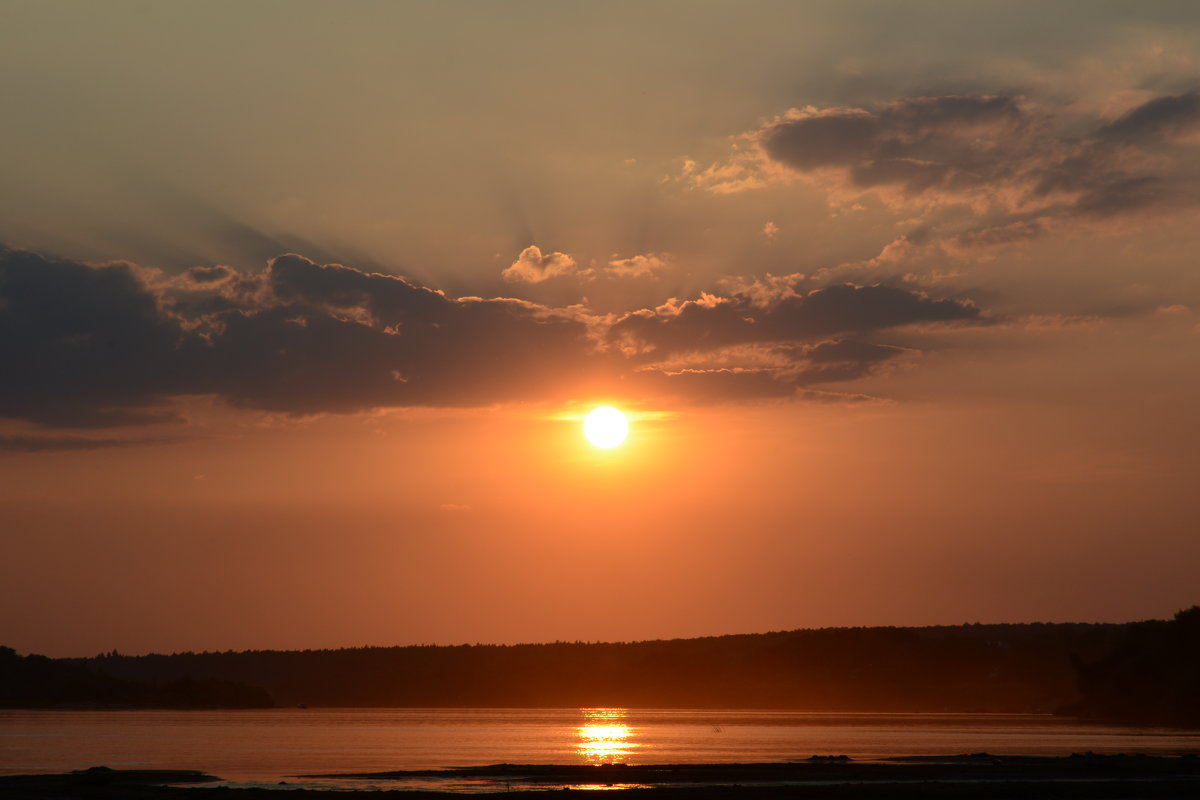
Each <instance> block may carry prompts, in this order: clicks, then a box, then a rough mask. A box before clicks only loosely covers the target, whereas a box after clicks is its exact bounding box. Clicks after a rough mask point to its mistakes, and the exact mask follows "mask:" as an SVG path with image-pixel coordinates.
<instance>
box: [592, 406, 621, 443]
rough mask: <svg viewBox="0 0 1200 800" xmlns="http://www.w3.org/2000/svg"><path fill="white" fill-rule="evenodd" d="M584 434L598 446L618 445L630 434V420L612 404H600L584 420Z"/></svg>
mask: <svg viewBox="0 0 1200 800" xmlns="http://www.w3.org/2000/svg"><path fill="white" fill-rule="evenodd" d="M583 435H584V436H586V437H587V440H588V441H589V442H591V443H592V444H593V445H595V446H596V447H602V448H604V449H608V448H610V447H616V446H617V445H619V444H621V442H623V441H625V437H626V436H628V435H629V420H627V419H625V415H624V414H622V413H621V412H620V411H618V410H617V409H615V408H613V407H612V406H600V407H599V408H595V409H592V411H591V413H589V414H588V415H587V419H585V420H584V421H583Z"/></svg>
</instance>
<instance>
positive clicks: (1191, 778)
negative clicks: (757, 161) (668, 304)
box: [0, 753, 1200, 800]
mask: <svg viewBox="0 0 1200 800" xmlns="http://www.w3.org/2000/svg"><path fill="white" fill-rule="evenodd" d="M431 776H436V777H439V778H443V779H444V778H448V777H449V778H455V779H460V780H462V781H463V782H464V785H469V786H470V787H471V788H470V789H469V790H467V791H466V792H449V791H434V792H430V791H420V790H418V789H414V788H413V786H412V784H413V782H415V781H420V780H422V779H425V778H428V777H431ZM304 777H307V778H329V779H338V780H343V781H361V782H362V787H363V788H362V789H356V788H353V787H352V786H351V787H350V788H343V789H340V790H337V789H334V790H313V789H305V788H295V787H292V786H291V785H290V784H288V782H286V781H281V782H279V783H278V784H276V785H275V786H272V787H267V786H241V787H231V786H229V785H217V784H218V783H219V781H220V777H219V776H211V775H207V774H205V773H203V772H199V771H187V770H112V769H108V768H106V767H94V768H89V769H87V770H78V771H72V772H68V773H60V774H52V775H11V776H0V793H2V794H3V795H4V797H6V798H9V800H68V798H70V799H71V800H85V799H87V798H94V799H95V800H117V798H120V799H121V800H217V799H218V798H220V800H258V798H265V797H273V798H278V797H279V796H280V793H281V792H282V793H287V794H288V795H289V796H292V795H295V794H296V793H300V794H303V795H306V796H307V795H310V794H311V795H317V796H320V797H323V798H330V800H332V798H333V797H355V798H360V800H361V798H363V797H364V795H377V794H381V793H385V792H386V794H388V795H395V794H397V793H405V794H419V796H420V797H422V798H451V797H454V798H462V797H463V795H464V793H469V794H478V793H488V792H504V793H506V794H521V795H526V794H534V793H545V792H547V791H557V792H564V791H605V792H606V796H610V797H611V795H609V794H608V793H609V792H616V793H617V794H619V795H620V796H621V797H629V798H632V797H637V798H656V799H657V800H690V799H691V798H697V799H700V798H723V797H747V798H763V799H764V800H766V799H768V798H782V797H795V796H803V797H811V798H885V797H886V798H925V797H928V798H986V799H988V800H990V799H991V798H996V800H1000V798H1014V800H1015V799H1016V798H1020V799H1021V800H1028V799H1029V798H1034V799H1037V798H1067V799H1068V800H1072V799H1074V798H1079V800H1084V799H1085V798H1087V799H1089V800H1110V799H1111V800H1120V799H1123V798H1129V800H1134V799H1135V798H1150V799H1151V800H1160V799H1161V800H1175V799H1176V798H1178V800H1184V798H1194V797H1196V796H1197V795H1198V794H1200V758H1197V757H1196V756H1176V757H1164V756H1121V755H1110V756H1099V755H1094V754H1076V755H1072V756H1067V757H1022V756H993V755H989V754H986V753H975V754H967V755H955V756H944V757H929V756H922V757H900V758H896V759H892V760H889V761H880V762H855V761H852V760H849V759H841V758H837V757H833V758H818V759H809V760H806V761H803V762H795V763H762V764H660V765H624V764H610V765H604V766H590V765H519V764H495V765H490V766H485V767H466V768H457V769H452V770H410V771H400V772H385V773H360V774H332V775H309V776H304Z"/></svg>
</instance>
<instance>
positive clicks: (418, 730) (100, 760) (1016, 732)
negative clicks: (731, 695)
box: [0, 709, 1200, 791]
mask: <svg viewBox="0 0 1200 800" xmlns="http://www.w3.org/2000/svg"><path fill="white" fill-rule="evenodd" d="M1088 750H1091V751H1093V752H1096V753H1147V754H1157V755H1176V754H1181V753H1196V752H1200V731H1178V730H1164V729H1135V728H1118V727H1105V726H1091V725H1088V726H1084V725H1079V724H1076V723H1074V722H1071V721H1069V720H1062V719H1058V718H1054V717H1050V716H1041V715H1013V714H985V715H974V714H810V713H799V712H794V711H708V710H642V709H636V710H626V709H271V710H265V711H135V710H128V711H111V710H70V711H67V710H62V711H59V710H39V711H5V710H0V774H21V773H35V772H65V771H68V770H74V769H84V768H87V767H91V766H96V765H105V766H109V767H113V768H118V769H119V768H126V769H128V768H135V767H136V768H148V769H200V770H204V771H205V772H208V773H210V774H213V775H217V776H220V777H221V778H224V779H226V780H227V781H230V782H232V783H235V784H239V785H245V784H251V785H256V784H258V785H262V784H266V785H275V784H277V783H278V782H279V781H281V780H287V781H288V783H289V784H290V785H292V786H293V787H295V786H298V785H307V786H311V787H314V788H316V787H321V786H343V784H341V783H340V782H338V781H328V780H325V781H320V780H308V781H297V780H295V779H294V778H292V777H291V776H295V775H299V774H305V773H309V774H311V773H331V772H376V771H383V770H396V769H426V768H436V767H448V766H471V765H482V764H495V763H501V762H508V763H525V764H564V763H582V764H587V763H592V764H599V763H605V762H624V763H628V764H661V763H696V762H726V763H728V762H747V761H794V760H801V759H805V758H808V757H809V756H813V755H843V754H844V755H848V756H850V757H851V758H854V759H885V758H888V757H894V756H903V755H949V754H956V753H976V752H988V753H994V754H1000V755H1069V754H1071V753H1076V752H1084V751H1088ZM353 785H354V786H355V787H356V788H376V787H379V786H384V787H388V788H394V787H395V784H388V783H380V782H375V783H372V784H364V783H355V784H353ZM425 787H428V788H434V787H436V788H458V789H461V790H464V791H470V790H473V789H479V788H481V787H479V786H475V785H469V784H458V785H454V786H451V785H448V784H446V783H440V784H439V783H437V782H425V783H424V784H422V785H421V788H425ZM412 788H418V787H417V786H413V787H412ZM514 788H515V787H514Z"/></svg>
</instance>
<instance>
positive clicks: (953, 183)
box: [696, 91, 1200, 251]
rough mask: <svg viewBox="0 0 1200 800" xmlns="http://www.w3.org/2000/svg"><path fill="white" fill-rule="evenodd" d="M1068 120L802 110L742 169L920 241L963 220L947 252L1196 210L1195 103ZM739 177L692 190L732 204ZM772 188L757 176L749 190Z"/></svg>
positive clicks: (954, 112) (920, 102)
mask: <svg viewBox="0 0 1200 800" xmlns="http://www.w3.org/2000/svg"><path fill="white" fill-rule="evenodd" d="M1066 116H1067V115H1066V114H1064V113H1062V112H1059V111H1056V110H1054V109H1047V108H1042V107H1038V106H1035V105H1032V104H1029V103H1027V102H1026V101H1024V100H1023V99H1022V98H1020V97H1016V96H1006V95H976V96H941V97H914V98H903V99H899V100H895V101H892V102H889V103H882V104H879V105H877V106H873V107H871V108H847V107H834V108H824V109H817V108H812V107H809V108H806V109H803V110H797V111H792V112H789V113H788V114H787V115H785V116H783V117H781V118H779V119H776V120H774V121H773V122H771V123H769V124H767V125H765V126H763V127H762V128H760V129H758V130H756V131H752V132H751V133H750V134H749V137H750V138H751V139H752V140H753V141H754V142H755V143H756V144H757V145H758V147H759V150H758V153H759V157H760V158H761V159H762V160H761V162H760V164H759V165H758V167H755V166H754V165H752V164H751V165H749V166H747V167H746V168H747V169H750V170H751V174H752V173H753V171H754V170H755V169H761V168H762V167H764V166H769V167H774V168H776V169H777V168H779V167H782V168H784V172H785V173H791V174H799V175H807V176H810V177H812V178H814V179H816V180H819V181H821V182H823V183H824V184H826V185H827V186H829V187H830V188H832V189H834V190H836V191H837V192H839V193H840V194H841V195H842V196H843V197H846V196H849V197H853V196H856V195H861V194H866V193H873V194H875V195H877V196H879V197H881V198H882V199H883V200H884V201H885V202H886V203H888V204H889V205H892V206H895V207H904V208H905V209H906V210H907V211H909V212H912V211H913V210H914V209H915V210H917V211H918V213H919V214H921V215H922V216H923V218H924V220H925V222H926V223H927V225H926V227H925V233H924V234H923V235H922V237H921V238H922V239H928V238H929V231H931V230H932V229H933V227H936V223H937V222H938V217H937V216H936V214H935V213H934V211H935V209H940V208H946V207H949V206H956V207H959V208H963V207H966V208H969V209H971V210H972V211H973V212H974V215H973V216H974V217H975V219H976V220H977V223H976V225H975V226H974V227H973V228H969V229H967V230H965V231H962V230H959V231H954V232H953V235H952V236H950V237H949V240H948V241H947V244H948V245H949V246H951V247H953V248H954V249H955V250H956V251H962V250H970V249H975V248H977V247H980V246H983V247H990V246H994V245H998V244H1006V243H1012V242H1016V241H1020V240H1024V239H1031V238H1034V237H1037V236H1040V235H1043V234H1045V233H1046V232H1047V231H1049V230H1051V229H1052V228H1053V227H1054V226H1057V225H1064V224H1087V223H1089V222H1091V223H1098V224H1103V225H1112V224H1113V223H1114V222H1115V221H1116V220H1118V219H1119V218H1121V217H1123V216H1125V217H1146V216H1149V215H1154V214H1159V213H1169V212H1170V211H1171V210H1173V209H1179V208H1192V207H1195V205H1196V200H1197V197H1200V191H1198V187H1197V185H1196V183H1197V174H1196V169H1195V166H1196V163H1197V161H1196V146H1197V144H1200V93H1198V92H1196V91H1190V92H1185V93H1183V94H1178V95H1167V96H1162V97H1157V98H1153V99H1151V100H1148V101H1146V102H1145V103H1143V104H1141V105H1139V106H1136V107H1134V108H1132V109H1130V110H1129V111H1128V112H1126V113H1125V114H1124V115H1122V116H1121V117H1119V118H1117V119H1115V120H1112V121H1110V122H1107V123H1102V122H1101V121H1099V120H1093V121H1091V123H1090V124H1089V123H1088V122H1087V121H1079V120H1075V121H1071V120H1068V119H1066V118H1065V117H1066ZM775 174H778V173H775ZM726 175H729V176H731V177H724V176H726ZM746 178H747V173H745V172H733V173H727V172H726V171H723V170H715V171H711V170H710V171H709V172H707V173H704V174H703V175H701V176H699V177H698V178H696V180H697V182H698V183H699V184H700V185H704V186H707V187H708V188H711V189H713V190H716V191H731V190H736V188H737V187H738V186H739V185H753V184H752V183H745V181H746ZM770 179H771V178H770V176H769V175H767V174H766V173H762V174H760V175H759V177H758V185H761V184H762V183H764V182H768V181H769V180H770ZM739 181H740V182H742V183H738V182H739ZM928 223H933V225H930V224H928ZM953 227H954V226H951V228H953Z"/></svg>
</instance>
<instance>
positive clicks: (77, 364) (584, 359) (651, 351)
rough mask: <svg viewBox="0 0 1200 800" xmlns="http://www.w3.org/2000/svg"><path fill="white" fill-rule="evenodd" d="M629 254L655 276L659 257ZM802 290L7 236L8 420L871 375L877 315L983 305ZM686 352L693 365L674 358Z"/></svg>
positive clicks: (914, 316) (943, 312) (712, 392)
mask: <svg viewBox="0 0 1200 800" xmlns="http://www.w3.org/2000/svg"><path fill="white" fill-rule="evenodd" d="M655 258H657V257H655ZM638 259H642V260H641V261H638ZM624 261H629V262H630V265H629V268H630V269H633V270H635V271H638V272H641V271H644V270H650V271H651V272H653V270H654V269H657V268H658V263H659V262H656V261H654V260H653V259H652V258H651V257H650V256H637V257H632V258H630V259H624ZM797 288H798V287H797V286H796V285H794V284H786V283H782V282H775V283H774V284H772V285H771V286H770V287H769V288H768V287H765V286H755V287H752V288H751V289H748V290H747V291H745V292H736V291H735V292H730V293H729V294H723V295H707V294H706V295H701V297H699V298H697V299H694V300H685V301H679V300H673V301H670V302H668V303H666V304H663V305H662V306H659V307H658V308H654V309H642V310H640V311H637V312H633V313H629V314H625V315H621V316H617V317H608V318H602V317H597V316H595V315H592V314H590V313H589V312H587V311H586V310H585V309H582V308H579V307H571V308H551V307H548V306H544V305H539V304H536V303H531V302H526V301H522V300H515V299H510V298H491V299H484V298H478V297H461V298H457V299H454V298H450V297H448V296H446V295H445V294H444V293H442V292H440V291H436V290H434V289H430V288H429V287H425V286H421V285H419V284H417V283H414V282H412V281H409V280H407V279H405V278H401V277H397V276H394V275H386V274H382V273H371V272H365V271H362V270H359V269H355V268H353V267H349V266H344V265H340V264H325V265H322V264H317V263H315V262H313V261H310V260H308V259H306V258H304V257H302V256H299V255H295V254H287V255H282V256H279V257H277V258H274V259H272V260H271V261H270V262H269V263H268V264H267V267H266V269H265V270H263V271H262V272H259V273H244V272H239V271H237V270H233V269H230V268H227V267H210V268H198V269H192V270H189V271H187V272H185V273H182V274H180V275H178V276H175V277H168V276H165V275H163V274H162V273H160V272H157V271H153V270H146V269H143V268H140V267H137V266H136V265H132V264H128V263H115V264H104V265H87V264H81V263H76V262H71V261H63V260H56V259H51V258H47V257H44V256H41V255H38V254H35V253H29V252H24V251H18V250H0V363H3V364H4V365H5V369H6V372H5V380H4V381H3V382H0V417H6V418H12V419H21V420H26V421H30V422H34V423H39V424H41V425H44V426H50V427H60V428H71V427H75V428H85V427H97V428H98V427H109V426H130V425H141V424H148V423H153V422H162V421H170V420H173V419H175V418H176V417H175V415H174V411H173V407H174V401H175V399H176V398H180V397H184V396H189V395H200V396H210V397H216V398H219V399H220V400H223V401H224V402H226V403H228V404H230V405H233V406H238V407H244V408H250V409H259V410H264V411H269V412H279V413H283V414H289V415H308V414H320V413H350V412H356V411H363V410H368V409H374V408H385V407H412V406H482V405H488V404H493V403H501V402H512V401H546V400H553V399H556V398H557V399H565V398H568V397H572V396H578V394H579V393H580V392H584V391H590V390H591V389H593V388H594V387H597V386H604V387H607V388H608V390H610V391H611V390H614V389H617V388H621V387H623V388H622V390H623V391H639V392H647V393H650V394H655V393H662V394H670V395H672V396H679V397H683V398H685V399H688V400H691V401H696V402H713V401H722V400H729V399H738V398H748V397H773V396H787V395H796V394H797V389H798V388H799V387H802V386H807V385H810V384H812V383H820V382H831V381H844V380H851V379H854V378H855V377H864V376H866V375H869V374H873V371H874V370H875V368H876V365H878V364H881V363H883V362H884V361H886V360H888V359H891V358H894V357H895V356H897V355H900V354H901V353H902V352H904V351H902V350H900V349H898V348H894V347H888V346H884V345H880V344H872V343H869V342H866V341H865V340H864V339H863V337H864V336H866V335H869V334H870V333H872V332H874V331H881V330H884V329H892V328H896V327H898V326H904V325H908V324H911V323H925V324H941V323H955V324H958V323H968V322H974V321H978V320H979V319H980V315H981V312H980V310H979V309H978V308H976V307H975V306H973V305H971V304H970V303H967V302H963V301H957V300H938V299H933V298H930V297H928V296H925V295H923V294H920V293H916V292H910V291H907V290H904V289H899V288H894V287H889V286H882V285H872V286H855V285H836V286H828V287H823V288H820V289H814V290H811V291H798V290H797ZM739 348H741V349H739ZM681 354H688V358H690V359H692V361H691V362H689V363H675V362H678V361H679V358H680V357H681ZM672 359H674V361H672ZM56 442H57V443H56ZM3 446H4V447H7V448H8V449H24V450H30V449H46V448H51V447H77V448H89V447H99V446H108V444H106V443H104V440H100V439H84V438H80V439H73V438H72V439H60V440H51V439H10V440H8V441H7V442H5V443H3Z"/></svg>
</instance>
